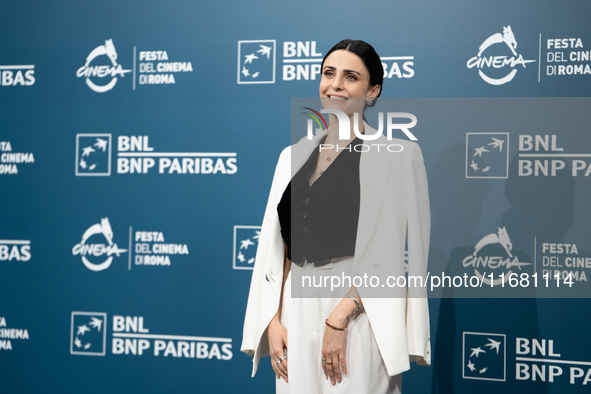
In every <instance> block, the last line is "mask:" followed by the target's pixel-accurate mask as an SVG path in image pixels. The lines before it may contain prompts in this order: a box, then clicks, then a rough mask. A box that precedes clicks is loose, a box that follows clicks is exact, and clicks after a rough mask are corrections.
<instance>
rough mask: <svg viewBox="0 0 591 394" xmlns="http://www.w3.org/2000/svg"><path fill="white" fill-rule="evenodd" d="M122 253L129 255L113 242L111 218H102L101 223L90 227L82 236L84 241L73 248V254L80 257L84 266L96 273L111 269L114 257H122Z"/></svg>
mask: <svg viewBox="0 0 591 394" xmlns="http://www.w3.org/2000/svg"><path fill="white" fill-rule="evenodd" d="M122 253H127V249H120V248H119V247H118V246H117V244H116V243H115V242H114V241H113V229H112V228H111V223H110V222H109V218H102V219H101V221H100V223H96V224H93V225H92V226H90V227H89V228H88V229H87V230H86V231H85V232H84V234H82V240H81V241H80V242H79V243H77V244H76V245H74V247H73V248H72V254H73V255H74V256H80V258H81V260H82V263H83V264H84V266H85V267H86V268H88V269H89V270H91V271H95V272H97V271H103V270H106V269H107V268H109V267H110V266H111V264H112V263H113V257H114V256H116V257H120V256H121V254H122Z"/></svg>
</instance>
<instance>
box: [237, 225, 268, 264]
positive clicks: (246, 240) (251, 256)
mask: <svg viewBox="0 0 591 394" xmlns="http://www.w3.org/2000/svg"><path fill="white" fill-rule="evenodd" d="M260 236H261V226H234V257H233V259H232V268H234V269H235V270H252V269H254V262H255V258H256V255H257V248H258V246H259V239H260Z"/></svg>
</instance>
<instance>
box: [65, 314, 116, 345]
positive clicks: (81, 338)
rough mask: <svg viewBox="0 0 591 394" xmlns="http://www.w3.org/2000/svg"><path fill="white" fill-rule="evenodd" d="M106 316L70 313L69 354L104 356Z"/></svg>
mask: <svg viewBox="0 0 591 394" xmlns="http://www.w3.org/2000/svg"><path fill="white" fill-rule="evenodd" d="M106 330H107V314H106V313H102V312H72V322H71V328H70V354H76V355H82V356H104V355H105V350H106V344H107V331H106Z"/></svg>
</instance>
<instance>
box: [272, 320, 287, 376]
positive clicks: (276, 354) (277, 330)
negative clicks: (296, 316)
mask: <svg viewBox="0 0 591 394" xmlns="http://www.w3.org/2000/svg"><path fill="white" fill-rule="evenodd" d="M267 336H268V337H269V353H270V354H271V366H272V367H273V370H274V371H275V375H276V376H277V379H279V377H282V378H283V379H285V381H286V382H287V357H285V350H286V349H287V329H286V328H285V327H283V325H282V324H281V322H280V321H279V317H278V315H275V317H274V318H273V320H271V323H269V327H268V328H267ZM282 357H283V359H282V360H281V362H280V363H277V362H278V361H279V359H280V358H282Z"/></svg>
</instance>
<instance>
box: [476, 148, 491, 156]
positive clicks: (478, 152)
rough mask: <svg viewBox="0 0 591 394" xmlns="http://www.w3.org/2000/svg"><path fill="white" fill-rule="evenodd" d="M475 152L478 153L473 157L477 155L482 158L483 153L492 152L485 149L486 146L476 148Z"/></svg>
mask: <svg viewBox="0 0 591 394" xmlns="http://www.w3.org/2000/svg"><path fill="white" fill-rule="evenodd" d="M474 150H475V151H476V152H475V153H474V156H472V157H476V155H478V157H482V153H483V152H490V151H489V150H487V149H485V148H484V146H481V147H480V148H476V149H474Z"/></svg>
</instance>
